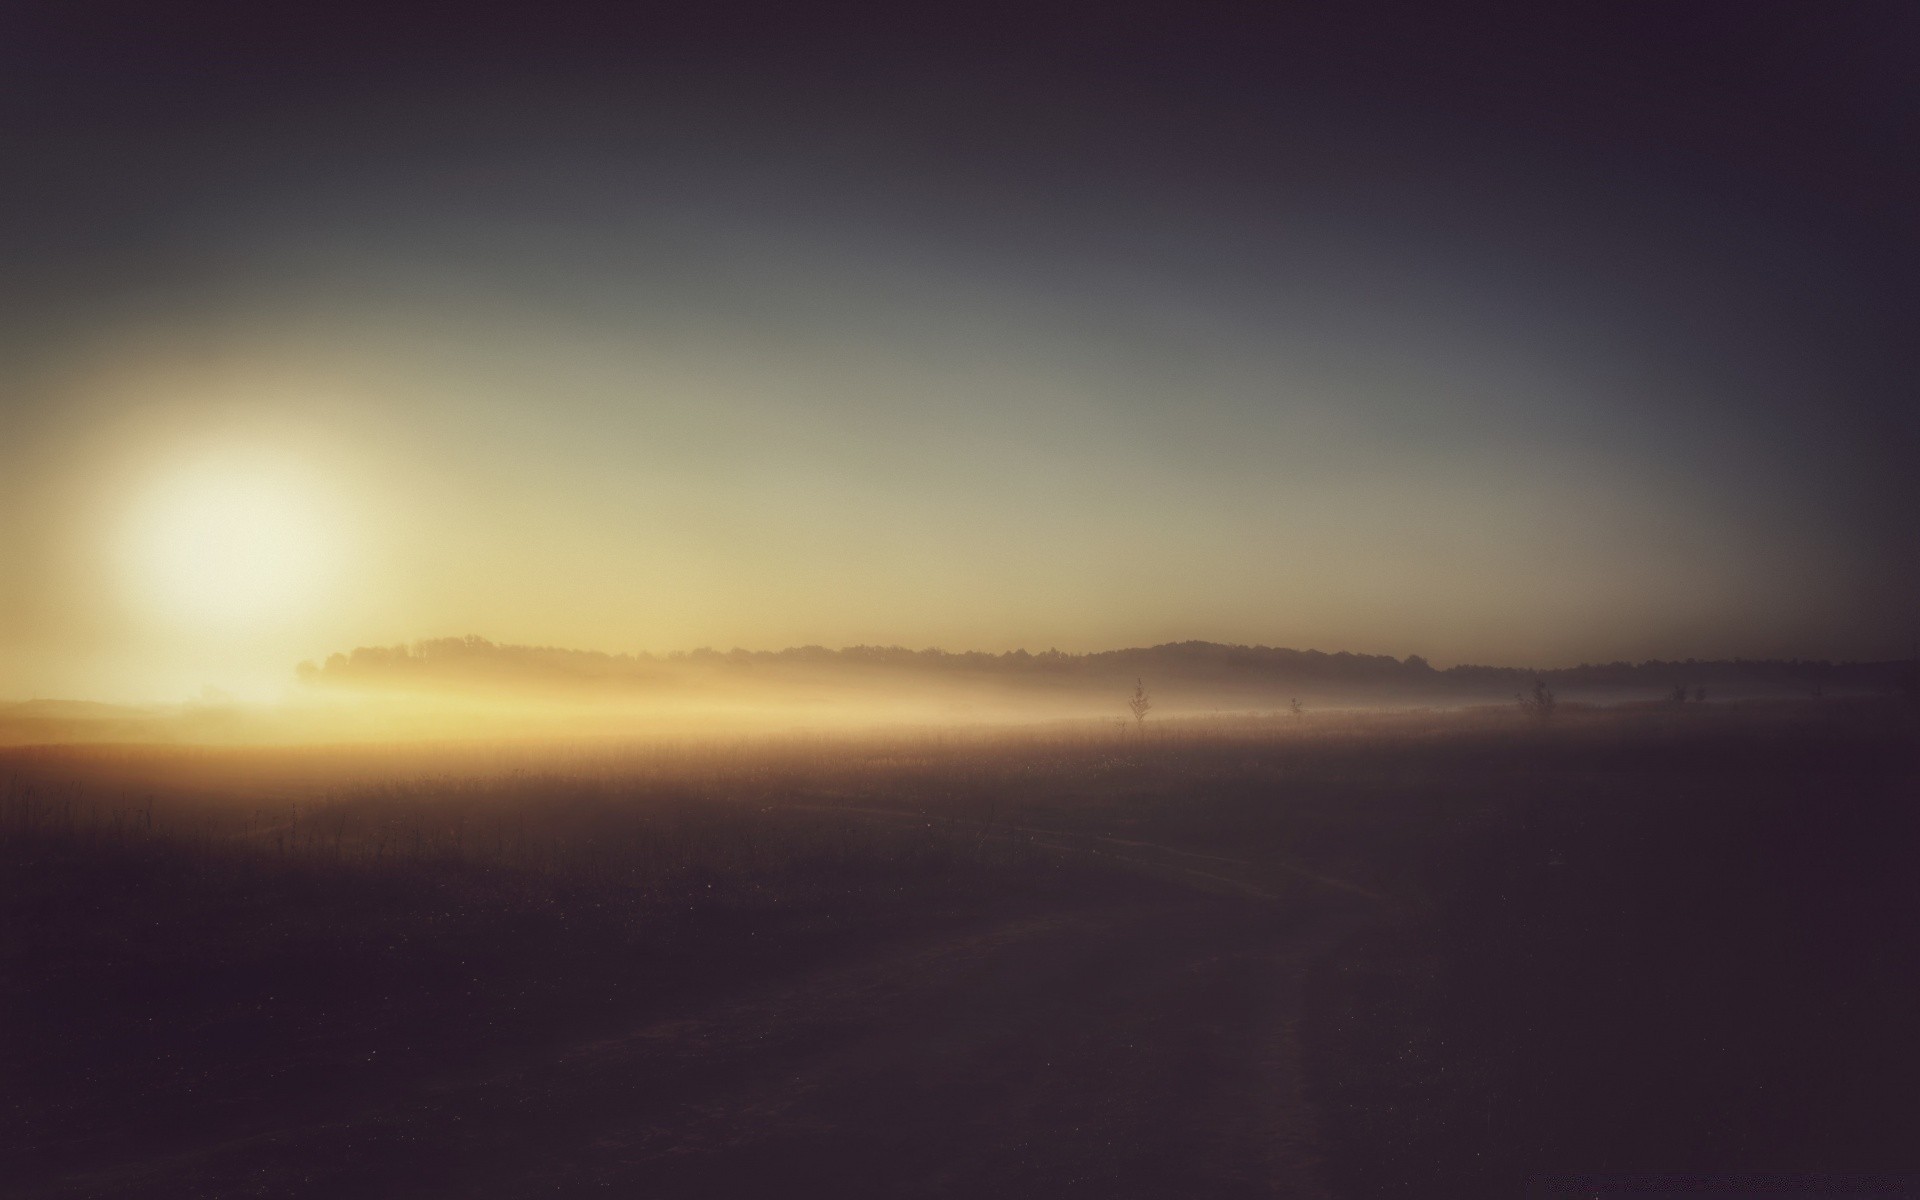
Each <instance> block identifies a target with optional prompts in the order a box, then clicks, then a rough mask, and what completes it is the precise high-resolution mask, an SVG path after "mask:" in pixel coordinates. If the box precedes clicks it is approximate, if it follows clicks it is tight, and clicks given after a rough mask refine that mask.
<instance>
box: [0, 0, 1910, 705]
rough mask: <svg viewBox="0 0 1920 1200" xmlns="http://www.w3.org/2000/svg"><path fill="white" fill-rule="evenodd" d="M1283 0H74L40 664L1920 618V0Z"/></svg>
mask: <svg viewBox="0 0 1920 1200" xmlns="http://www.w3.org/2000/svg"><path fill="white" fill-rule="evenodd" d="M1273 7H1275V6H1272V5H1268V4H1259V5H1248V6H1245V7H1240V8H1228V7H1208V6H1204V5H1198V6H1196V5H1180V6H1178V8H1177V14H1178V15H1175V13H1176V10H1175V9H1174V8H1173V7H1171V6H1170V7H1169V8H1167V9H1148V8H1139V7H1129V6H1126V5H1114V4H1088V5H1081V6H1076V7H1073V8H1054V9H1051V10H1043V11H1041V12H1039V13H1038V14H1037V15H1036V14H1035V12H1034V11H1033V9H1032V8H1031V6H1024V5H1023V6H1017V7H1007V8H997V7H993V6H983V5H958V6H951V9H952V11H951V13H950V15H949V16H946V17H942V18H939V19H933V18H927V17H919V16H916V17H913V18H911V19H908V18H904V17H902V16H900V15H899V14H898V10H899V9H902V8H904V9H909V10H912V9H925V10H928V11H931V10H932V6H917V5H905V6H901V5H892V6H878V7H873V8H856V7H850V6H820V5H806V4H798V5H788V6H777V7H776V6H766V7H745V8H739V7H733V8H729V7H724V6H702V5H688V6H679V7H677V8H676V9H671V10H669V9H650V8H648V7H647V6H644V5H624V4H622V5H615V4H606V5H601V6H594V7H587V8H578V7H573V8H569V7H567V6H540V7H539V9H538V10H537V11H528V12H527V13H525V14H523V15H518V16H498V15H490V14H491V12H492V11H493V10H490V9H489V8H488V7H487V6H475V5H457V4H443V5H436V6H432V7H427V8H407V7H405V6H401V8H400V9H399V10H394V9H391V8H390V7H389V6H378V7H374V6H369V7H366V8H364V9H357V8H356V7H355V6H353V5H350V4H326V5H320V4H314V5H293V6H279V5H260V4H255V3H247V4H238V3H236V4H232V5H228V6H215V5H206V4H196V3H185V4H178V5H153V4H139V5H135V4H127V5H118V6H116V5H112V4H51V3H48V4H42V5H33V4H18V5H9V6H8V7H7V9H6V13H5V15H4V16H0V572H3V573H0V698H6V697H14V698H24V697H27V696H33V695H67V696H79V695H84V696H98V697H106V698H123V697H124V698H131V697H177V696H183V695H186V694H188V693H189V692H191V691H193V690H195V689H197V688H198V687H199V686H200V684H202V683H205V682H211V683H214V684H217V685H219V686H222V687H229V688H233V689H235V690H239V691H242V692H252V693H259V692H261V691H262V690H263V689H270V688H272V687H274V686H277V685H278V684H279V683H280V682H281V681H283V680H285V679H288V678H290V675H291V667H292V665H293V663H294V662H296V661H298V660H299V659H303V658H312V657H319V656H323V655H324V654H326V653H327V652H329V651H332V650H338V649H345V648H349V647H351V646H354V645H358V644H365V643H388V642H396V641H407V640H411V639H414V638H418V637H429V636H441V635H450V634H463V633H478V634H482V635H485V636H487V637H491V638H493V639H496V640H500V641H514V642H533V643H541V644H557V645H567V646H578V647H586V648H595V649H607V650H635V649H651V650H669V649H675V648H684V647H692V646H698V645H706V644H711V645H715V646H720V647H730V646H735V645H742V646H748V647H755V648H774V647H780V646H785V645H789V644H800V643H815V642H817V643H826V644H830V645H839V644H849V643H859V642H868V643H904V644H908V645H913V646H924V645H939V646H944V647H947V648H950V649H974V648H977V649H991V650H1001V649H1008V648H1012V647H1016V646H1026V647H1029V648H1033V649H1040V648H1043V647H1046V646H1058V647H1060V648H1062V649H1071V650H1086V649H1099V648H1106V647H1112V646H1119V645H1132V644H1143V643H1149V642H1157V641H1165V640H1174V639H1184V638H1207V639H1212V640H1220V641H1238V642H1264V643H1269V644H1276V645H1289V646H1299V647H1318V648H1321V649H1327V650H1334V649H1349V650H1354V651H1360V652H1370V653H1391V654H1396V655H1405V654H1409V653H1420V654H1424V655H1426V656H1428V657H1430V658H1432V659H1433V660H1435V661H1436V662H1437V663H1440V664H1442V665H1445V664H1448V663H1452V662H1459V661H1483V662H1500V663H1523V664H1537V665H1558V664H1565V663H1572V662H1578V661H1581V660H1610V659H1616V658H1635V659H1638V658H1644V657H1654V656H1658V657H1685V656H1689V655H1692V656H1699V657H1717V656H1734V655H1744V656H1749V657H1763V656H1792V655H1799V656H1811V657H1889V656H1892V655H1895V654H1899V653H1903V652H1904V651H1905V649H1906V647H1907V643H1908V639H1909V637H1910V636H1911V635H1912V633H1913V632H1914V624H1915V615H1916V612H1920V568H1916V561H1915V552H1916V545H1917V543H1920V539H1917V538H1916V536H1915V533H1914V518H1915V514H1916V513H1920V484H1916V474H1917V473H1916V471H1915V463H1916V459H1917V457H1920V455H1917V453H1916V452H1917V451H1920V420H1917V419H1916V415H1915V403H1914V401H1915V396H1914V379H1915V368H1916V367H1917V366H1920V339H1917V338H1916V332H1917V331H1920V326H1917V325H1916V317H1920V294H1917V293H1916V280H1920V221H1916V212H1917V210H1916V201H1920V69H1917V66H1920V9H1917V8H1915V7H1913V6H1911V5H1885V6H1875V5H1809V4H1793V5H1784V6H1772V5H1765V4H1754V3H1737V4H1727V5H1700V4H1693V5H1684V4H1683V5H1673V4H1661V5H1652V6H1647V7H1644V8H1641V7H1636V6H1631V5H1619V4H1610V5H1605V6H1602V8H1601V9H1600V10H1596V11H1595V12H1593V13H1590V14H1586V15H1582V14H1581V13H1579V12H1578V11H1575V10H1569V9H1567V8H1566V7H1564V6H1559V5H1538V4H1532V5H1524V6H1513V7H1511V8H1504V9H1503V8H1479V9H1474V8H1463V7H1460V6H1419V7H1412V6H1408V7H1378V6H1369V5H1347V4H1343V5H1338V6H1329V7H1332V8H1334V9H1337V13H1318V14H1315V15H1311V16H1295V17H1292V18H1276V17H1275V16H1274V15H1273V13H1272V12H1271V11H1269V10H1270V9H1272V8H1273ZM1435 7H1444V8H1446V9H1447V10H1448V11H1447V12H1446V13H1444V14H1434V13H1424V14H1423V12H1422V10H1423V9H1426V8H1435ZM1549 9H1550V10H1552V11H1551V12H1548V11H1546V10H1549Z"/></svg>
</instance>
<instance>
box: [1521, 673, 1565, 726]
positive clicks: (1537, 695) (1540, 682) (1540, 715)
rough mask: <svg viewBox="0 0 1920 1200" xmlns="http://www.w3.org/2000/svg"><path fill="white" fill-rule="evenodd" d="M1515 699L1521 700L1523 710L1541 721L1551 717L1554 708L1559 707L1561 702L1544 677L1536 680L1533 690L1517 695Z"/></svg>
mask: <svg viewBox="0 0 1920 1200" xmlns="http://www.w3.org/2000/svg"><path fill="white" fill-rule="evenodd" d="M1514 699H1515V700H1516V701H1518V702H1519V704H1520V708H1521V711H1523V712H1525V713H1526V714H1527V715H1528V716H1530V717H1533V718H1535V719H1536V720H1541V721H1544V720H1546V719H1547V718H1548V717H1551V716H1552V715H1553V710H1554V709H1555V708H1557V707H1559V704H1560V702H1559V701H1558V700H1556V699H1554V697H1553V689H1551V688H1549V687H1548V686H1547V682H1546V680H1544V679H1536V680H1534V681H1533V690H1532V691H1530V692H1528V693H1526V694H1525V695H1517V696H1515V697H1514Z"/></svg>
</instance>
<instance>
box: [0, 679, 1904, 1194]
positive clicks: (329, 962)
mask: <svg viewBox="0 0 1920 1200" xmlns="http://www.w3.org/2000/svg"><path fill="white" fill-rule="evenodd" d="M1914 744H1915V743H1914V731H1913V724H1912V718H1911V716H1910V715H1909V714H1907V713H1905V712H1902V711H1901V710H1899V709H1897V708H1896V707H1894V706H1892V705H1890V704H1883V703H1880V702H1877V701H1865V700H1863V701H1851V702H1829V703H1824V704H1802V705H1779V704H1773V705H1708V706H1695V707H1694V708H1693V709H1691V710H1690V711H1677V710H1672V709H1665V708H1654V707H1649V708H1645V709H1612V710H1580V709H1577V708H1568V709H1564V710H1563V711H1562V712H1561V713H1559V714H1558V715H1556V716H1555V717H1554V718H1553V719H1552V720H1551V721H1527V720H1525V719H1523V718H1522V717H1521V716H1520V715H1518V714H1516V713H1514V712H1511V711H1506V710H1500V711H1493V710H1488V711H1478V712H1456V713H1402V714H1392V715H1365V714H1353V715H1344V716H1343V715H1333V714H1315V715H1313V716H1310V717H1309V718H1306V719H1298V720H1296V719H1293V718H1289V717H1283V718H1279V719H1258V720H1256V719H1250V718H1249V719H1233V720H1229V719H1221V720H1215V721H1208V722H1192V723H1180V724H1171V725H1166V726H1163V727H1159V728H1155V727H1154V726H1153V724H1152V723H1151V722H1150V723H1149V727H1148V730H1147V732H1146V734H1145V735H1144V736H1140V735H1136V734H1132V733H1128V734H1125V735H1121V734H1117V733H1116V732H1114V731H1113V730H1112V728H1111V727H1107V728H1106V729H1104V730H1098V731H1095V730H1088V729H1074V728H1064V727H1063V728H1051V729H1027V730H1004V731H977V730H976V731H945V732H934V731H929V732H923V733H916V734H896V735H889V736H886V737H879V736H875V737H851V736H849V737H835V738H801V737H791V738H784V739H765V740H759V741H746V740H743V741H739V742H734V743H728V744H715V743H697V742H687V743H680V744H670V745H669V744H651V745H650V744H640V743H611V742H599V743H574V744H511V745H494V746H490V747H473V746H454V745H444V746H415V747H398V748H384V749H377V750H375V749H358V750H356V749H349V748H300V749H280V750H275V749H248V750H240V749H228V750H195V749H183V748H141V747H119V748H100V747H94V748H88V749H84V750H81V749H58V748H42V749H34V750H21V751H14V752H10V753H8V754H7V755H6V756H5V757H4V759H0V780H4V783H0V787H3V788H4V792H0V834H4V836H3V837H0V863H3V864H4V865H3V867H0V900H3V902H4V919H5V935H4V943H3V944H0V964H3V966H4V974H3V976H0V978H3V979H4V984H0V986H4V988H5V991H4V995H3V996H0V1003H3V1004H4V1006H5V1011H6V1013H7V1014H8V1018H7V1019H6V1020H5V1022H4V1027H5V1030H6V1032H5V1034H4V1035H0V1036H3V1037H4V1044H3V1045H0V1071H3V1072H4V1074H0V1078H4V1080H5V1081H6V1087H7V1091H8V1095H7V1098H6V1105H5V1110H4V1111H5V1119H6V1123H7V1125H6V1129H5V1131H4V1145H5V1149H4V1153H5V1155H6V1163H5V1169H4V1171H3V1172H0V1175H4V1177H5V1178H7V1179H9V1180H11V1181H13V1186H14V1188H15V1189H16V1191H18V1193H19V1194H22V1195H282V1194H284V1195H330V1194H345V1191H346V1190H347V1189H351V1190H352V1192H353V1194H366V1195H388V1194H391V1195H438V1194H445V1195H521V1194H549V1195H551V1194H556V1192H557V1193H558V1194H575V1193H580V1194H585V1193H586V1192H588V1191H594V1190H596V1189H604V1188H607V1187H633V1188H637V1189H640V1191H641V1192H642V1193H643V1194H656V1195H681V1194H685V1195H695V1194H755V1193H756V1191H757V1192H758V1193H759V1194H764V1189H765V1188H766V1187H769V1186H774V1184H775V1182H776V1181H779V1183H780V1186H783V1187H787V1188H789V1189H791V1188H792V1187H794V1186H797V1183H796V1181H799V1182H804V1183H807V1184H809V1185H810V1186H812V1187H814V1188H816V1189H817V1194H841V1195H848V1194H875V1195H879V1194H929V1195H932V1194H944V1195H968V1194H986V1193H987V1192H992V1193H993V1194H1033V1195H1040V1194H1065V1193H1073V1192H1076V1191H1079V1192H1082V1193H1084V1194H1104V1195H1120V1194H1126V1195H1182V1194H1217V1195H1240V1194H1245V1195H1271V1194H1289V1193H1294V1194H1321V1195H1334V1196H1354V1197H1360V1196H1383V1195H1436V1194H1439V1195H1508V1194H1517V1192H1518V1190H1519V1188H1520V1186H1521V1182H1522V1180H1523V1179H1524V1178H1525V1177H1526V1176H1527V1175H1529V1174H1532V1173H1537V1172H1548V1171H1604V1170H1722V1171H1738V1170H1829V1171H1831V1170H1885V1169H1898V1168H1901V1167H1910V1166H1911V1163H1910V1161H1907V1155H1908V1147H1909V1146H1910V1144H1911V1138H1910V1133H1911V1130H1912V1129H1913V1128H1914V1127H1915V1119H1916V1117H1920V1103H1916V1100H1915V1098H1914V1091H1913V1088H1912V1086H1911V1080H1912V1079H1913V1078H1914V1077H1915V1072H1916V1068H1920V1034H1916V1032H1915V1031H1914V1029H1913V1027H1912V1022H1911V1021H1910V1019H1909V1013H1910V1009H1911V1001H1912V997H1913V996H1914V995H1915V994H1916V988H1917V987H1920V957H1917V956H1916V940H1915V938H1914V936H1913V934H1912V933H1911V928H1910V926H1911V920H1912V915H1913V914H1914V913H1915V912H1916V911H1920V905H1917V904H1916V902H1917V901H1920V885H1916V882H1915V881H1916V875H1915V873H1914V872H1913V871H1912V869H1911V863H1912V862H1913V859H1914V851H1915V849H1916V847H1917V845H1920V842H1917V840H1916V836H1915V835H1916V832H1917V830H1916V818H1915V812H1914V802H1915V799H1916V795H1917V794H1920V793H1917V790H1916V787H1915V784H1916V771H1915V756H1914ZM634 1030H646V1031H650V1032H646V1033H644V1034H636V1033H634V1032H633V1031H634ZM623 1031H624V1032H623ZM663 1031H664V1032H663ZM581 1047H588V1048H592V1053H591V1054H587V1053H584V1052H582V1051H581V1050H580V1048H581ZM557 1048H567V1049H565V1050H564V1052H563V1051H562V1050H560V1049H557ZM556 1063H559V1064H562V1065H555V1064H556ZM569 1063H570V1064H573V1065H565V1064H569ZM1042 1064H1044V1065H1042ZM542 1072H546V1073H548V1074H542ZM553 1072H559V1073H560V1074H558V1075H552V1074H551V1073H553ZM789 1078H791V1079H792V1080H793V1081H795V1082H791V1083H788V1082H782V1081H784V1080H788V1079H789ZM800 1081H805V1082H804V1083H802V1082H800ZM716 1123H717V1124H716ZM589 1129H591V1130H592V1131H593V1132H592V1133H591V1136H589V1134H588V1132H587V1131H588V1130H589ZM481 1130H485V1131H488V1134H487V1136H484V1137H483V1136H481V1134H480V1133H479V1132H477V1131H481ZM1049 1130H1051V1131H1052V1132H1048V1131H1049ZM636 1131H643V1132H644V1136H643V1135H642V1132H636ZM916 1131H917V1132H916ZM909 1133H914V1134H915V1136H912V1137H909V1136H905V1135H906V1134H909ZM508 1145H511V1146H512V1147H513V1149H512V1150H511V1152H509V1151H508V1150H506V1149H504V1147H506V1146H508Z"/></svg>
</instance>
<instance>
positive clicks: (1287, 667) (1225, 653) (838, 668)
mask: <svg viewBox="0 0 1920 1200" xmlns="http://www.w3.org/2000/svg"><path fill="white" fill-rule="evenodd" d="M1907 666H1908V664H1906V663H1903V662H1899V661H1887V662H1851V663H1835V662H1829V661H1825V660H1806V659H1740V658H1735V659H1716V660H1696V659H1687V660H1684V661H1668V660H1658V659H1655V660H1648V661H1645V662H1639V663H1630V662H1612V663H1602V664H1582V665H1580V666H1577V667H1559V668H1552V669H1546V670H1534V669H1530V668H1524V667H1499V666H1480V665H1461V666H1453V667H1447V668H1445V669H1439V668H1435V667H1434V666H1433V665H1432V664H1430V663H1429V662H1428V661H1427V660H1426V659H1424V658H1422V657H1420V656H1419V655H1417V654H1414V655H1408V656H1407V657H1406V658H1404V659H1397V658H1394V657H1392V656H1391V655H1384V654H1352V653H1349V652H1347V651H1337V652H1333V653H1327V652H1324V651H1320V650H1294V649H1288V648H1285V647H1277V646H1240V645H1226V644H1222V643H1219V642H1206V641H1186V642H1167V643H1163V644H1161V645H1157V646H1142V647H1132V648H1127V649H1119V650H1102V651H1096V652H1092V653H1087V654H1068V653H1065V652H1062V651H1059V650H1043V651H1040V652H1039V653H1031V652H1029V651H1027V650H1011V651H1007V652H1006V653H1003V654H989V653H985V652H983V651H959V652H953V651H946V650H939V649H925V650H910V649H907V648H905V647H902V646H847V647H843V648H841V649H837V650H835V649H829V648H827V647H825V646H796V647H792V648H789V649H785V650H740V649H735V650H727V651H720V650H712V649H705V648H703V649H698V650H690V651H676V652H673V653H669V654H664V655H653V654H647V653H636V654H610V653H606V652H604V651H597V650H569V649H564V648H560V647H553V646H520V645H511V644H503V643H496V642H492V641H489V640H487V639H486V638H482V637H474V636H468V637H451V638H433V639H428V640H425V641H418V642H414V643H412V644H411V645H396V646H362V647H359V648H357V649H355V650H353V651H352V652H350V653H346V654H334V655H331V656H329V657H328V658H327V659H326V660H325V661H324V662H322V663H317V664H316V663H313V662H304V663H301V664H300V666H299V668H298V671H299V675H300V678H301V679H303V680H305V681H307V682H309V683H313V684H322V685H324V684H366V685H372V686H379V685H381V684H391V683H399V682H401V681H404V680H408V679H415V680H419V681H421V682H426V681H429V680H434V679H439V680H444V681H447V682H454V681H457V680H463V679H464V680H474V681H478V680H482V679H495V680H499V681H501V682H506V681H508V680H519V681H529V682H531V681H535V680H544V681H547V682H552V683H560V682H564V681H569V680H571V681H591V680H597V681H605V682H618V681H621V680H630V681H633V682H636V683H637V682H643V681H650V680H658V681H665V680H668V679H671V678H673V677H675V676H679V675H682V674H684V673H687V672H689V671H698V670H714V671H720V672H722V673H726V674H735V675H741V674H746V675H750V674H753V673H755V668H772V669H775V670H776V671H777V673H779V674H781V675H788V674H793V673H804V674H807V675H820V674H825V675H832V674H838V673H854V672H858V673H861V674H870V673H873V672H876V671H883V672H891V673H909V674H916V675H929V676H946V677H952V676H974V677H998V678H1004V679H1006V680H1008V681H1009V682H1011V681H1014V680H1045V679H1052V680H1056V681H1061V682H1065V681H1068V680H1085V681H1087V682H1088V683H1094V682H1101V683H1104V682H1107V681H1110V680H1112V679H1116V678H1121V677H1127V678H1131V677H1133V676H1150V677H1152V678H1154V679H1158V680H1162V681H1171V680H1181V681H1192V682H1208V683H1217V684H1223V685H1231V684H1233V683H1235V682H1241V683H1280V682H1300V683H1308V682H1319V683H1326V684H1345V685H1356V686H1375V687H1378V686H1387V687H1396V688H1414V689H1423V690H1424V689H1431V690H1435V691H1462V690H1467V691H1475V692H1479V691H1492V690H1497V689H1512V688H1515V687H1519V686H1522V685H1525V684H1527V683H1530V682H1531V681H1532V680H1534V679H1541V680H1545V681H1546V682H1547V683H1548V684H1549V685H1550V686H1555V687H1564V688H1582V687H1601V688H1634V689H1643V688H1650V687H1651V688H1667V687H1672V686H1675V685H1678V684H1685V685H1688V686H1695V687H1697V686H1714V685H1720V686H1727V685H1741V686H1744V687H1768V688H1780V689H1787V690H1794V691H1812V690H1815V689H1825V688H1880V687H1888V686H1895V685H1897V684H1898V682H1899V681H1900V679H1901V677H1902V673H1903V671H1904V670H1905V669H1906V668H1907Z"/></svg>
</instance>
